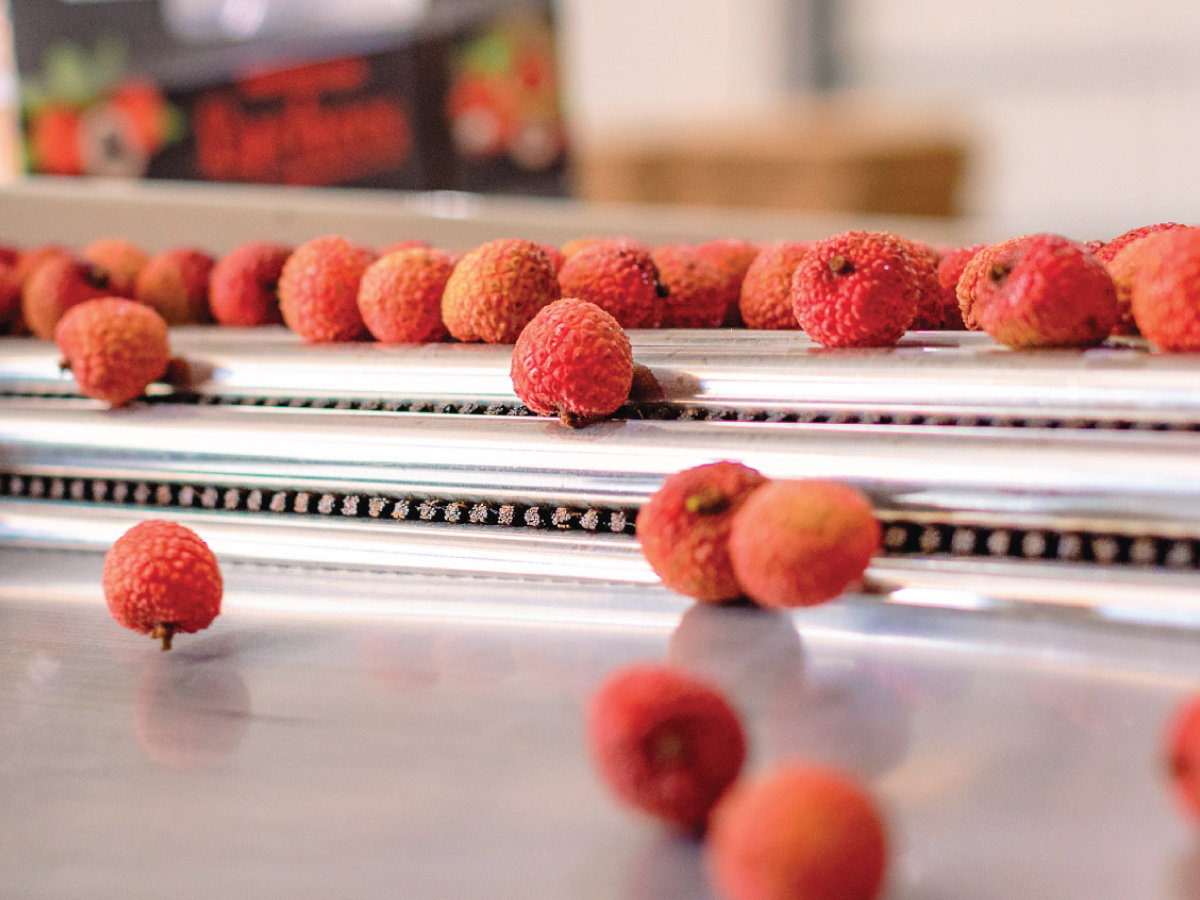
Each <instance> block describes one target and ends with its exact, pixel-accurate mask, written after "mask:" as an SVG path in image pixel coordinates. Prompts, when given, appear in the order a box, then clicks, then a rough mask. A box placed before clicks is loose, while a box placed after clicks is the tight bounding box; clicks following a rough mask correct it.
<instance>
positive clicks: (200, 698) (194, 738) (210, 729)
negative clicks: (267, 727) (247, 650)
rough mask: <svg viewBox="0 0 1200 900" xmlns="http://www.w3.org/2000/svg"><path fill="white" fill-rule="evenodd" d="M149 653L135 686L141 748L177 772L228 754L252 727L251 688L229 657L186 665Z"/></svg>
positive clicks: (212, 763) (136, 725) (136, 726)
mask: <svg viewBox="0 0 1200 900" xmlns="http://www.w3.org/2000/svg"><path fill="white" fill-rule="evenodd" d="M174 662H175V661H173V660H171V659H170V658H169V657H167V658H164V657H163V656H162V655H161V654H160V655H158V656H157V657H152V658H151V659H150V660H149V662H148V664H147V666H146V672H145V674H144V675H143V676H142V683H141V686H140V687H139V688H138V694H137V705H136V706H135V707H134V718H133V725H134V733H135V734H136V735H137V740H138V745H139V746H140V747H141V748H142V752H143V753H145V754H146V756H147V757H149V758H150V759H151V760H153V761H154V762H156V763H158V764H159V765H160V766H164V767H165V768H168V769H173V770H175V771H180V772H188V771H196V770H203V769H210V768H212V767H214V766H217V765H219V764H221V763H222V762H224V761H225V760H227V759H228V758H229V757H231V756H232V755H233V754H234V753H235V752H236V751H237V749H238V747H239V746H240V745H241V743H242V740H243V738H245V736H246V731H247V730H248V729H249V727H250V715H251V709H250V691H249V690H247V689H246V682H245V681H243V680H242V676H241V675H239V674H238V671H237V668H236V667H235V666H234V665H233V664H232V663H231V661H230V660H228V659H222V658H217V659H213V660H204V661H203V662H199V663H197V662H195V661H192V660H189V661H188V662H189V665H186V666H182V667H181V666H178V665H174V664H173V663H174Z"/></svg>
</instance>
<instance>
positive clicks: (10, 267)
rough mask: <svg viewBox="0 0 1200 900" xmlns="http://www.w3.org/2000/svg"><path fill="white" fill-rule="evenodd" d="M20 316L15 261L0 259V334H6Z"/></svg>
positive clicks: (19, 297)
mask: <svg viewBox="0 0 1200 900" xmlns="http://www.w3.org/2000/svg"><path fill="white" fill-rule="evenodd" d="M20 315H21V281H20V279H19V278H18V277H17V264H16V261H15V260H14V261H12V262H6V261H4V260H2V259H0V334H6V333H8V331H9V329H11V328H12V327H13V326H14V325H15V324H16V322H17V319H18V318H19V317H20Z"/></svg>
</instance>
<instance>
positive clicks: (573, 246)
mask: <svg viewBox="0 0 1200 900" xmlns="http://www.w3.org/2000/svg"><path fill="white" fill-rule="evenodd" d="M610 241H619V242H622V243H631V244H634V245H635V246H636V247H637V248H638V249H639V250H645V251H646V252H647V253H649V252H650V248H649V247H647V246H646V245H645V244H643V243H642V242H641V241H637V240H634V239H633V238H631V237H627V236H624V235H614V236H611V237H584V238H575V240H573V241H567V242H566V243H565V244H563V245H562V247H561V248H560V252H561V253H562V255H563V259H564V260H567V259H570V258H571V257H572V256H574V255H575V254H576V253H578V252H579V251H580V250H586V249H587V248H588V247H592V246H595V245H596V244H607V243H609V242H610Z"/></svg>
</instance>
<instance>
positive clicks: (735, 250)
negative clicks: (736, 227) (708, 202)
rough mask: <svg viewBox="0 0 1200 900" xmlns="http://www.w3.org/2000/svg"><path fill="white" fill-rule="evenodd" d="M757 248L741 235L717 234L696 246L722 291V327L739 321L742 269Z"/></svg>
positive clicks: (749, 261) (732, 325)
mask: <svg viewBox="0 0 1200 900" xmlns="http://www.w3.org/2000/svg"><path fill="white" fill-rule="evenodd" d="M760 249H761V248H760V247H759V246H758V244H752V243H750V242H749V241H744V240H742V239H741V238H717V239H716V240H714V241H705V242H704V243H703V244H700V245H698V246H697V247H696V252H697V253H698V254H700V258H701V259H703V260H705V261H706V262H708V263H709V265H711V266H712V267H713V268H714V269H716V270H717V275H718V276H719V277H720V279H721V285H722V288H723V290H724V292H725V304H726V306H725V318H724V319H723V320H722V322H721V324H722V325H723V326H725V327H726V328H737V327H740V326H741V325H742V311H741V309H740V308H739V306H738V300H739V299H740V298H741V296H742V282H743V281H744V280H745V278H746V271H747V270H748V269H749V268H750V264H751V263H752V262H754V258H755V257H756V256H758V253H759V250H760Z"/></svg>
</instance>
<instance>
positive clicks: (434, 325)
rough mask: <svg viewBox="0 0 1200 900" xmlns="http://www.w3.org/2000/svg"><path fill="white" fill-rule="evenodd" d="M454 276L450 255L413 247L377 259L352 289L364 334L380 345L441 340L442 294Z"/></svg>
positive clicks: (444, 331) (442, 331)
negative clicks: (355, 294) (365, 330)
mask: <svg viewBox="0 0 1200 900" xmlns="http://www.w3.org/2000/svg"><path fill="white" fill-rule="evenodd" d="M453 271H454V263H453V261H452V260H451V259H450V254H449V253H446V252H445V251H443V250H434V249H432V248H422V247H414V248H410V249H408V250H398V251H396V252H394V253H389V254H387V255H386V256H381V257H380V258H379V259H377V260H375V262H373V263H371V265H370V266H368V267H367V271H366V272H364V273H363V277H362V282H361V283H360V284H359V286H358V311H359V312H360V313H361V314H362V317H363V321H364V322H366V323H367V330H368V331H370V332H371V334H372V335H373V336H374V337H375V339H376V340H378V341H383V342H384V343H386V344H425V343H434V342H436V341H440V340H442V339H443V338H444V337H445V336H446V334H447V331H446V326H445V325H444V324H443V323H442V294H443V293H444V292H445V290H446V282H447V281H449V280H450V273H451V272H453Z"/></svg>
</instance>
